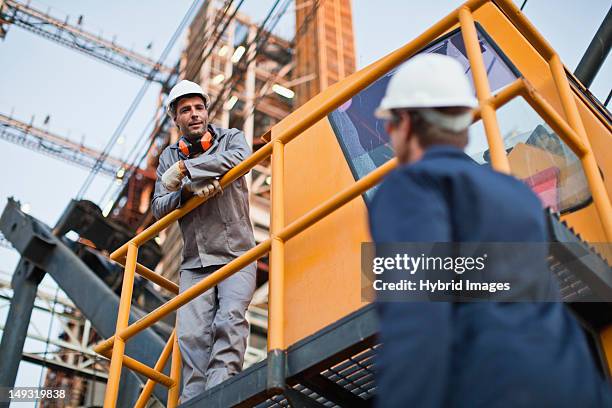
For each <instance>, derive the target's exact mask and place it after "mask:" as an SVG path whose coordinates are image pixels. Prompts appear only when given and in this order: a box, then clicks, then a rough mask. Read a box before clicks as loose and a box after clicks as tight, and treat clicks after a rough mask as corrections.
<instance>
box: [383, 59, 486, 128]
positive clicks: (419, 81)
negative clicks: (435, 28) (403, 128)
mask: <svg viewBox="0 0 612 408" xmlns="http://www.w3.org/2000/svg"><path fill="white" fill-rule="evenodd" d="M476 106H477V101H476V98H474V94H473V91H472V87H471V86H470V83H469V82H468V79H467V78H466V76H465V73H464V69H463V67H462V66H461V64H460V63H459V62H457V61H455V59H453V58H451V57H448V56H445V55H440V54H421V55H417V56H415V57H414V58H411V59H410V60H409V61H407V62H405V63H404V64H403V65H402V66H401V67H400V68H399V69H398V70H397V71H396V72H395V75H394V76H393V77H392V78H391V80H390V81H389V85H388V86H387V91H386V93H385V96H384V98H383V99H382V101H381V102H380V105H379V107H378V108H377V109H376V112H375V116H376V117H377V118H379V119H390V117H391V110H392V109H402V108H406V109H427V108H445V107H466V108H474V107H476ZM445 116H448V115H445Z"/></svg>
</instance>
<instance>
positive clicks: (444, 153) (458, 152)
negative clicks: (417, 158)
mask: <svg viewBox="0 0 612 408" xmlns="http://www.w3.org/2000/svg"><path fill="white" fill-rule="evenodd" d="M443 157H454V158H458V159H467V160H470V161H472V158H471V157H470V156H468V155H467V154H465V152H464V151H463V150H462V149H459V148H458V147H455V146H451V145H437V146H430V147H429V148H427V150H425V153H424V154H423V157H422V158H421V160H430V159H436V158H443Z"/></svg>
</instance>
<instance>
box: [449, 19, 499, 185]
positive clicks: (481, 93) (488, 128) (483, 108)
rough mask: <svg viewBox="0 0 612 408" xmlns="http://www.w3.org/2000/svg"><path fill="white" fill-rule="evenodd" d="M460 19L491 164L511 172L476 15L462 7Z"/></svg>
mask: <svg viewBox="0 0 612 408" xmlns="http://www.w3.org/2000/svg"><path fill="white" fill-rule="evenodd" d="M459 21H460V23H461V35H462V36H463V42H464V44H465V49H466V52H467V55H468V59H469V60H470V67H471V69H472V76H473V77H474V87H475V88H476V96H477V97H478V102H479V104H480V115H481V116H482V122H483V125H484V128H485V133H486V135H487V141H488V143H489V151H490V152H491V165H492V166H493V168H494V169H495V170H497V171H500V172H502V173H507V174H509V173H510V162H509V161H508V156H506V149H505V148H504V140H503V138H502V135H501V133H500V131H499V125H498V123H497V115H496V113H495V108H494V107H493V105H492V104H491V101H490V100H491V89H490V87H489V79H488V78H487V70H486V68H485V65H484V60H483V58H482V52H481V51H480V42H479V41H478V34H477V32H476V25H475V24H474V17H473V16H472V13H471V11H470V9H469V8H467V7H462V8H461V9H460V10H459Z"/></svg>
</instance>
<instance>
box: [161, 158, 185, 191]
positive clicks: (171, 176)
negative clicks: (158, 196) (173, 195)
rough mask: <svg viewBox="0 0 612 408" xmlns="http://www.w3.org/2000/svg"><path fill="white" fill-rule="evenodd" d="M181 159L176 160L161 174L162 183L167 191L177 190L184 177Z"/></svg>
mask: <svg viewBox="0 0 612 408" xmlns="http://www.w3.org/2000/svg"><path fill="white" fill-rule="evenodd" d="M181 163H182V161H180V160H179V161H177V162H176V163H174V164H173V165H172V166H170V168H168V170H166V171H165V172H164V174H162V180H161V181H162V184H163V185H164V187H165V188H166V190H169V191H178V190H179V188H180V187H181V181H182V180H183V178H184V177H185V172H184V171H183V170H182V166H181Z"/></svg>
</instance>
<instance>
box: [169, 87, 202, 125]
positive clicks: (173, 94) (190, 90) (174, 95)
mask: <svg viewBox="0 0 612 408" xmlns="http://www.w3.org/2000/svg"><path fill="white" fill-rule="evenodd" d="M192 94H193V95H201V96H202V98H204V103H205V104H206V108H208V105H209V104H210V98H209V96H208V95H207V94H206V93H205V92H204V90H202V87H201V86H200V85H198V84H196V83H195V82H191V81H187V80H186V79H183V80H182V81H181V82H179V83H178V84H176V85H174V87H173V88H172V90H170V94H169V95H168V98H167V99H166V113H167V114H168V116H170V117H171V118H172V119H174V109H172V104H173V103H174V102H175V101H176V100H177V99H178V98H180V97H181V96H185V95H192Z"/></svg>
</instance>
